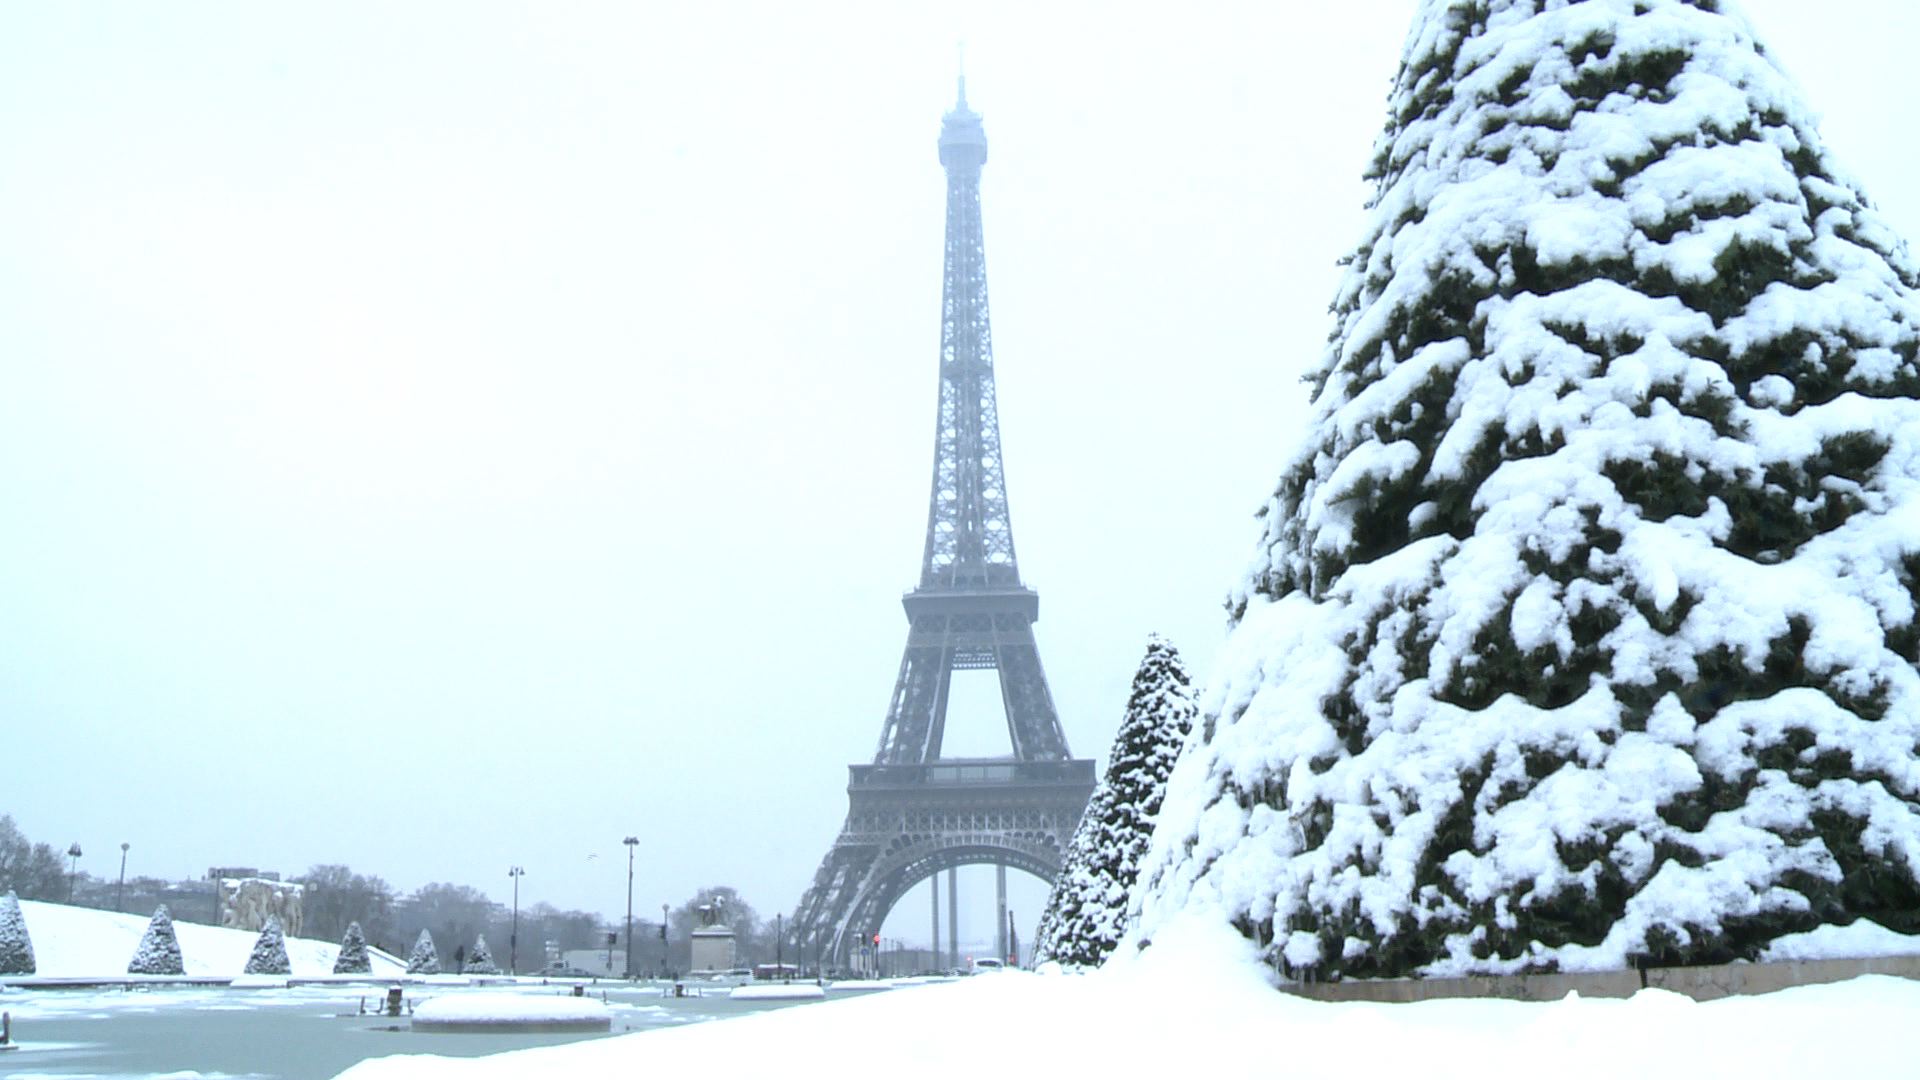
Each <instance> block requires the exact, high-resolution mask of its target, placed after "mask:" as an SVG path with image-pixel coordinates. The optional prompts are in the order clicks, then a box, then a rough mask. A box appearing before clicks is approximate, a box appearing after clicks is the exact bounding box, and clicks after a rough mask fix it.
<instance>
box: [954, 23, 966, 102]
mask: <svg viewBox="0 0 1920 1080" xmlns="http://www.w3.org/2000/svg"><path fill="white" fill-rule="evenodd" d="M955 46H956V48H957V49H958V50H959V53H960V106H959V108H960V111H962V112H965V111H966V108H967V42H966V39H965V38H962V39H961V40H960V41H958V42H956V43H955Z"/></svg>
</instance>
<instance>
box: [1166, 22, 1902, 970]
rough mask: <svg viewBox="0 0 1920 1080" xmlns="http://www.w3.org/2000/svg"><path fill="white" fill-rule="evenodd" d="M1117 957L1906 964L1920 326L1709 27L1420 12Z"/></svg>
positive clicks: (1775, 105) (1441, 965)
mask: <svg viewBox="0 0 1920 1080" xmlns="http://www.w3.org/2000/svg"><path fill="white" fill-rule="evenodd" d="M1371 175H1372V179H1373V180H1374V182H1375V183H1376V185H1377V187H1376V193H1375V195H1374V198H1373V202H1372V206H1371V210H1372V218H1371V222H1370V224H1369V225H1368V227H1367V229H1366V232H1365V235H1364V237H1363V239H1362V241H1361V243H1360V245H1359V247H1358V249H1357V250H1356V251H1355V252H1354V254H1353V256H1352V259H1351V261H1350V263H1349V264H1348V270H1347V273H1346V278H1345V281H1344V283H1343V284H1342V286H1341V287H1340V289H1339V292H1338V294H1337V296H1336V298H1335V302H1334V312H1335V320H1336V326H1335V330H1334V333H1333V335H1332V338H1331V342H1330V344H1329V346H1328V348H1327V350H1326V352H1325V354H1324V356H1323V359H1322V360H1321V362H1320V364H1319V366H1318V369H1317V371H1316V373H1315V375H1314V379H1313V381H1314V386H1315V397H1314V408H1313V413H1312V421H1311V424H1310V428H1309V430H1308V431H1307V432H1306V434H1305V437H1304V439H1303V441H1302V444H1301V445H1300V447H1299V448H1298V450H1297V451H1296V452H1295V453H1294V455H1293V456H1292V459H1291V462H1290V463H1289V464H1288V465H1287V466H1286V467H1285V469H1284V471H1283V473H1282V475H1281V478H1280V482H1279V487H1278V490H1277V492H1276V493H1275V495H1274V497H1273V499H1272V501H1271V503H1270V504H1269V505H1268V507H1267V508H1266V511H1265V520H1266V534H1265V537H1264V540H1263V543H1262V545H1261V547H1260V550H1259V553H1258V555H1257V557H1256V558H1255V560H1254V563H1253V565H1252V567H1251V570H1250V573H1249V575H1248V577H1247V579H1246V580H1245V581H1244V583H1243V584H1242V585H1241V587H1240V588H1239V589H1238V591H1237V592H1236V594H1235V596H1234V599H1233V604H1232V608H1233V614H1234V617H1235V620H1236V626H1235V628H1234V631H1233V634H1232V636H1231V639H1230V641H1229V643H1228V645H1227V648H1226V650H1225V653H1224V656H1223V659H1222V662H1221V667H1220V668H1219V677H1218V678H1217V679H1216V680H1215V684H1214V685H1211V686H1210V687H1209V690H1208V693H1207V694H1206V696H1205V698H1204V700H1203V708H1202V715H1203V718H1204V719H1203V722H1202V729H1201V732H1200V734H1199V735H1198V736H1196V741H1195V743H1194V744H1193V746H1192V747H1191V748H1190V749H1191V751H1192V752H1191V753H1189V754H1188V755H1187V756H1186V757H1184V758H1182V760H1181V763H1180V765H1179V766H1178V767H1177V768H1176V770H1175V775H1174V778H1173V780H1172V782H1171V784H1170V787H1169V791H1168V795H1167V802H1166V805H1165V808H1164V809H1163V811H1162V818H1161V826H1160V829H1159V831H1158V832H1157V833H1156V834H1155V839H1154V844H1153V848H1152V852H1151V853H1150V856H1149V859H1148V864H1147V866H1148V869H1147V872H1146V878H1147V881H1148V882H1149V885H1148V886H1147V887H1145V888H1144V889H1143V894H1144V904H1145V908H1144V911H1143V912H1142V917H1141V920H1140V926H1139V931H1140V934H1141V936H1142V937H1143V938H1146V939H1151V937H1152V935H1153V934H1154V932H1155V931H1156V929H1157V928H1159V927H1160V926H1162V925H1164V924H1165V923H1166V922H1167V921H1168V920H1169V919H1171V918H1174V917H1176V916H1177V915H1178V913H1180V912H1181V911H1190V912H1194V913H1198V912H1201V911H1217V912H1219V913H1221V915H1220V917H1224V918H1226V919H1228V920H1230V921H1231V922H1232V923H1233V925H1234V926H1236V927H1237V928H1238V929H1239V930H1240V932H1241V933H1243V934H1244V935H1245V936H1247V937H1248V938H1250V939H1252V941H1253V942H1254V943H1256V944H1257V945H1258V946H1260V947H1261V948H1263V949H1264V950H1265V953H1266V955H1267V956H1268V958H1269V959H1270V960H1271V961H1272V962H1274V963H1275V965H1276V966H1277V967H1279V968H1280V969H1282V971H1283V972H1285V973H1288V974H1292V975H1296V976H1302V977H1305V976H1313V977H1321V978H1328V977H1338V976H1341V975H1347V976H1388V975H1402V974H1407V973H1425V974H1447V973H1462V972H1506V971H1522V970H1552V969H1561V970H1575V969H1605V968H1618V967H1621V966H1625V965H1629V964H1669V963H1699V962H1713V961H1726V960H1733V959H1738V958H1755V957H1759V956H1761V955H1762V954H1763V952H1764V951H1765V949H1766V948H1767V946H1768V944H1769V942H1772V941H1774V940H1775V939H1777V938H1780V937H1782V936H1783V935H1789V934H1794V933H1798V932H1802V931H1807V930H1810V929H1812V928H1815V927H1818V926H1821V925H1823V924H1847V923H1851V922H1853V921H1855V920H1859V919H1870V920H1873V921H1874V922H1877V923H1880V924H1882V925H1884V926H1886V927H1889V928H1892V929H1894V930H1897V931H1900V932H1903V933H1912V932H1914V931H1917V930H1920V886H1917V885H1916V881H1917V879H1920V867H1916V862H1915V860H1916V859H1920V767H1916V760H1915V747H1916V745H1920V675H1917V674H1916V667H1915V664H1916V660H1920V622H1917V621H1916V618H1915V587H1916V585H1915V582H1916V574H1920V406H1917V405H1916V403H1915V400H1914V395H1915V393H1916V391H1917V390H1920V368H1917V367H1916V364H1915V352H1916V340H1917V337H1916V331H1915V327H1916V324H1917V323H1920V306H1917V305H1916V303H1915V299H1914V296H1915V293H1914V289H1915V287H1916V284H1917V282H1916V275H1915V269H1914V266H1913V264H1912V262H1911V261H1910V260H1909V257H1908V255H1907V252H1906V249H1905V247H1904V245H1903V244H1902V243H1901V242H1900V240H1899V239H1897V238H1896V237H1895V236H1894V235H1892V233H1890V232H1889V230H1888V228H1887V227H1886V225H1885V224H1884V223H1883V222H1882V221H1881V220H1880V218H1879V217H1878V216H1877V215H1876V214H1875V212H1874V211H1873V210H1872V209H1871V207H1870V206H1869V205H1868V203H1867V200H1866V198H1865V197H1864V196H1863V195H1862V194H1861V193H1860V190H1859V189H1858V188H1857V187H1856V186H1854V184H1853V183H1852V182H1851V181H1850V180H1848V179H1847V178H1846V177H1845V176H1844V174H1842V173H1841V172H1840V171H1839V170H1838V168H1837V167H1836V166H1835V164H1834V163H1833V162H1832V160H1831V159H1830V157H1829V155H1828V154H1827V152H1826V150H1825V149H1824V147H1823V146H1822V144H1821V141H1820V137H1819V134H1818V133H1817V132H1816V131H1815V129H1814V124H1813V121H1812V119H1811V117H1810V114H1809V112H1808V111H1807V107H1806V106H1805V105H1804V104H1803V103H1802V101H1801V100H1800V97H1799V93H1798V91H1797V89H1796V88H1795V87H1794V86H1793V85H1792V83H1791V82H1790V80H1789V79H1788V78H1786V77H1785V76H1784V75H1783V74H1782V72H1781V71H1780V70H1779V69H1778V68H1777V67H1776V66H1775V65H1774V64H1773V62H1772V61H1771V59H1770V58H1769V56H1768V55H1767V53H1766V52H1765V51H1764V50H1762V49H1761V47H1760V46H1759V45H1758V44H1757V43H1756V42H1755V39H1754V37H1753V31H1752V30H1751V28H1750V27H1749V25H1748V24H1747V22H1746V21H1745V20H1744V19H1743V18H1742V17H1741V16H1739V15H1737V14H1734V13H1732V12H1730V11H1727V10H1723V9H1722V5H1720V4H1717V3H1713V2H1709V0H1696V2H1693V3H1683V2H1680V0H1636V2H1631V3H1629V2H1627V0H1590V2H1586V3H1557V2H1554V3H1549V2H1546V0H1473V2H1469V0H1452V2H1449V0H1424V2H1423V3H1421V5H1420V7H1419V9H1418V12H1417V14H1416V16H1415V22H1414V27H1413V31H1412V34H1411V36H1410V37H1409V39H1408V42H1407V46H1406V50H1405V52H1404V54H1403V59H1402V64H1401V69H1400V72H1399V75H1398V77H1397V79H1396V82H1395V85H1394V87H1393V90H1392V95H1391V99H1390V103H1389V108H1388V121H1387V126H1386V131H1385V133H1384V134H1383V135H1382V137H1381V139H1380V141H1379V142H1378V144H1377V152H1376V158H1375V161H1374V164H1373V168H1372V172H1371Z"/></svg>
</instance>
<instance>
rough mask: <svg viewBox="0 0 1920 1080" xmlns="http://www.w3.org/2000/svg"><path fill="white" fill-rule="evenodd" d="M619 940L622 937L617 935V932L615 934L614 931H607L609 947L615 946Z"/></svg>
mask: <svg viewBox="0 0 1920 1080" xmlns="http://www.w3.org/2000/svg"><path fill="white" fill-rule="evenodd" d="M619 940H620V935H619V934H617V933H615V932H614V931H612V930H609V931H607V944H608V945H612V944H614V943H615V942H617V941H619Z"/></svg>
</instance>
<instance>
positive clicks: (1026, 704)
mask: <svg viewBox="0 0 1920 1080" xmlns="http://www.w3.org/2000/svg"><path fill="white" fill-rule="evenodd" d="M986 161H987V136H986V131H985V129H984V128H982V127H981V124H980V116H979V114H977V113H975V112H974V111H973V110H971V109H969V108H968V107H967V82H966V77H965V76H962V77H961V79H960V95H959V101H958V103H957V104H956V105H955V106H954V108H953V111H952V112H949V113H947V114H946V116H945V118H944V120H943V123H942V125H941V131H940V164H941V165H943V166H944V167H945V168H946V171H947V243H946V289H945V299H944V301H943V303H942V308H941V325H940V410H939V415H938V418H937V420H936V422H935V427H934V454H933V496H932V498H931V499H930V500H929V503H928V507H927V539H926V547H925V550H924V552H923V554H922V555H921V559H920V585H919V587H918V588H916V589H914V590H913V591H912V592H910V593H907V594H906V596H905V597H903V598H902V603H903V605H904V606H905V608H906V614H907V623H908V630H907V646H906V653H905V655H904V656H902V657H901V660H900V675H899V678H898V679H897V680H896V681H895V683H894V687H893V700H892V702H891V703H890V704H889V705H888V707H887V719H886V724H885V726H884V727H883V728H881V731H880V744H879V746H878V748H877V749H876V750H875V751H874V755H873V763H872V764H870V765H853V766H850V767H849V773H850V775H849V778H848V783H847V801H848V804H849V805H848V810H847V821H846V824H845V825H844V826H842V828H841V831H840V836H839V839H837V840H835V841H834V844H833V848H832V850H830V851H828V852H827V857H826V858H825V859H824V860H823V861H822V862H821V864H820V869H819V871H818V872H816V873H815V874H814V878H813V884H812V885H811V886H810V887H809V888H808V889H807V891H806V893H805V894H804V895H803V896H802V897H801V899H800V905H799V907H798V908H797V909H796V910H795V914H794V919H793V944H794V947H795V949H796V956H797V957H798V958H799V959H800V961H801V962H802V963H803V964H817V965H819V966H820V967H822V968H826V969H840V970H847V969H853V968H868V969H870V968H871V966H872V965H871V962H870V961H869V960H868V959H867V958H868V957H870V955H871V954H870V953H869V952H868V949H869V947H870V946H871V945H872V944H873V939H874V938H875V937H876V936H877V935H878V933H879V930H880V925H881V923H882V922H884V921H885V920H886V917H887V913H888V912H889V911H891V910H892V908H893V906H894V904H895V902H897V901H898V900H899V899H900V897H901V896H902V895H904V894H905V893H906V891H907V890H908V889H909V888H911V887H912V886H914V885H915V884H918V883H919V882H921V881H924V880H927V879H928V878H934V879H935V888H934V889H933V920H932V926H933V941H934V947H935V948H936V949H937V948H938V943H939V939H940V933H939V926H940V914H939V908H940V898H939V888H938V878H937V875H938V874H939V872H940V871H942V870H945V871H947V872H948V873H947V898H948V919H947V927H948V934H947V943H948V951H949V953H950V957H949V962H950V963H956V964H957V962H958V956H957V953H958V947H957V941H956V934H955V932H954V925H955V923H954V919H953V908H954V906H955V904H956V886H955V875H954V870H955V869H956V868H957V867H960V866H963V865H969V864H982V863H990V864H993V865H994V866H996V867H997V868H998V880H999V891H1000V909H1001V915H1000V918H999V940H1000V946H999V951H1000V953H1001V955H1002V956H1004V955H1006V953H1007V951H1008V950H1007V944H1006V938H1007V933H1008V927H1007V918H1006V915H1005V909H1006V869H1007V867H1009V866H1011V867H1014V868H1016V869H1020V870H1025V871H1027V872H1029V873H1032V874H1034V875H1036V876H1039V877H1041V878H1044V879H1046V880H1048V881H1051V880H1053V878H1054V876H1055V875H1057V874H1058V873H1059V871H1060V863H1061V859H1062V857H1063V854H1064V851H1065V848H1066V844H1067V841H1068V840H1069V839H1071V838H1072V835H1073V830H1074V827H1075V826H1076V825H1077V824H1078V823H1079V821H1080V815H1081V813H1082V812H1083V811H1084V810H1085V809H1086V806H1087V799H1088V798H1089V797H1090V796H1091V795H1092V794H1093V783H1094V764H1093V762H1092V761H1090V760H1087V759H1084V758H1074V757H1073V756H1072V755H1071V753H1070V752H1069V751H1068V749H1067V740H1066V736H1065V734H1063V733H1062V731H1061V730H1060V718H1059V716H1058V714H1057V713H1055V711H1054V707H1053V694H1052V693H1051V692H1050V691H1049V690H1048V689H1047V677H1046V673H1045V672H1044V671H1042V670H1041V667H1040V652H1039V649H1038V648H1037V647H1036V646H1035V644H1034V639H1033V623H1034V621H1035V620H1036V619H1038V618H1039V617H1040V597H1039V595H1038V594H1037V593H1035V592H1034V591H1033V590H1032V589H1029V588H1027V587H1026V586H1025V585H1023V584H1022V583H1021V581H1020V567H1019V563H1018V562H1017V561H1016V560H1015V558H1014V549H1013V524H1012V521H1011V519H1010V517H1009V516H1008V513H1007V487H1006V478H1005V473H1004V472H1003V468H1002V458H1001V454H1000V416H999V410H998V406H997V405H996V403H995V395H994V383H993V336H992V330H991V327H990V325H989V323H988V319H987V266H986V243H985V240H984V239H983V235H984V234H983V233H982V230H981V227H980V170H981V166H983V165H985V164H986ZM963 670H993V671H997V672H998V673H999V675H1000V696H1001V702H1002V704H1003V705H1004V706H1005V709H1006V716H1007V734H1008V736H1009V738H1010V740H1011V742H1012V745H1013V753H1012V754H1011V755H1010V756H1008V757H1004V758H946V757H942V756H941V754H940V747H941V742H942V740H943V739H944V737H945V735H946V722H947V697H948V690H949V688H950V686H951V683H952V679H953V673H954V672H955V671H963Z"/></svg>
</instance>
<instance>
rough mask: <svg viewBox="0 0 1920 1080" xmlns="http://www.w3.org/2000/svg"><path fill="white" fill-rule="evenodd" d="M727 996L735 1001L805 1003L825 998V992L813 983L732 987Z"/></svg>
mask: <svg viewBox="0 0 1920 1080" xmlns="http://www.w3.org/2000/svg"><path fill="white" fill-rule="evenodd" d="M727 996H728V997H730V998H732V999H733V1000H735V1001H806V1000H809V999H818V998H823V997H826V996H827V992H826V991H825V990H823V989H821V988H820V986H819V985H817V984H815V983H774V984H772V985H764V984H762V985H757V986H756V985H753V984H748V985H746V986H736V987H734V988H733V992H732V993H730V994H728V995H727Z"/></svg>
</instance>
